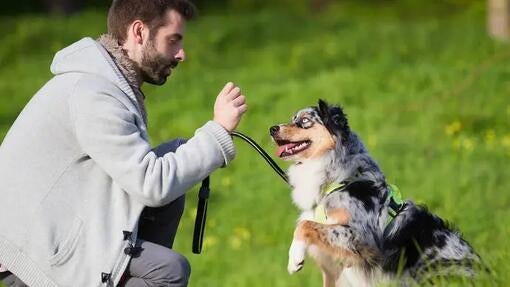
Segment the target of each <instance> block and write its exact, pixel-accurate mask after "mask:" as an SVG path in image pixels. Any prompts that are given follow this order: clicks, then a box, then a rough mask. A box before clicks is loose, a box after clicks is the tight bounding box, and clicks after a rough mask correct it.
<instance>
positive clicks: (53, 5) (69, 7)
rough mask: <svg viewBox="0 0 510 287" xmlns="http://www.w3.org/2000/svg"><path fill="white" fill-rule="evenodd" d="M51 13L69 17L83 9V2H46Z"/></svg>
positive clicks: (49, 0)
mask: <svg viewBox="0 0 510 287" xmlns="http://www.w3.org/2000/svg"><path fill="white" fill-rule="evenodd" d="M45 4H46V8H47V10H48V11H49V12H50V13H58V14H65V15H69V14H71V13H73V12H76V11H77V10H78V9H80V8H81V7H82V4H83V2H82V0H45Z"/></svg>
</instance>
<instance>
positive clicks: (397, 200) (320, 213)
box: [314, 181, 404, 226]
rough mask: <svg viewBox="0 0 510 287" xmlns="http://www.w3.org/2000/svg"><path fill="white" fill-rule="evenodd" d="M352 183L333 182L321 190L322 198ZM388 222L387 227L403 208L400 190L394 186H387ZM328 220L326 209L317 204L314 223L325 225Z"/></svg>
mask: <svg viewBox="0 0 510 287" xmlns="http://www.w3.org/2000/svg"><path fill="white" fill-rule="evenodd" d="M351 182H352V181H349V182H347V181H342V182H340V183H337V182H333V183H330V184H328V185H326V186H325V187H323V188H322V189H321V194H322V196H323V197H325V196H327V195H328V194H330V193H332V192H335V191H342V190H343V189H344V188H345V187H346V186H347V185H348V184H349V183H351ZM388 191H389V192H388V199H387V200H388V201H389V202H388V207H389V208H388V221H387V222H386V226H388V225H389V224H390V223H391V222H392V221H393V219H394V218H395V217H396V216H397V214H398V213H399V212H400V211H401V210H402V208H403V207H404V200H403V199H402V195H401V193H400V189H399V188H398V187H397V186H396V185H394V184H388ZM327 220H328V215H327V214H326V209H325V208H324V205H323V204H317V206H315V209H314V221H316V222H318V223H322V224H326V223H327Z"/></svg>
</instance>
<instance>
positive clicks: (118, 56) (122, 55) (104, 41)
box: [97, 34, 147, 124]
mask: <svg viewBox="0 0 510 287" xmlns="http://www.w3.org/2000/svg"><path fill="white" fill-rule="evenodd" d="M97 42H99V43H100V44H101V45H102V46H103V47H104V48H105V49H106V51H107V52H108V54H110V56H111V57H112V59H113V61H114V62H115V64H116V65H117V67H118V68H119V70H120V71H121V73H122V74H123V75H124V77H125V78H126V80H127V82H128V84H129V86H130V87H131V88H132V89H133V91H134V94H135V96H136V100H137V102H138V105H139V107H140V109H141V111H142V116H143V118H144V121H145V123H146V124H147V112H146V110H145V102H144V100H145V95H144V94H143V92H142V90H141V89H140V86H141V83H142V81H141V77H140V69H139V68H138V66H137V64H136V63H135V62H134V61H133V60H131V59H130V58H129V57H128V55H127V51H126V50H124V49H123V48H122V46H121V45H120V44H119V42H118V41H117V39H115V38H114V37H113V36H112V35H110V34H103V35H101V36H100V37H99V38H98V39H97Z"/></svg>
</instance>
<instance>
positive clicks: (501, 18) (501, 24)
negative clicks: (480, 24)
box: [487, 0, 510, 41]
mask: <svg viewBox="0 0 510 287" xmlns="http://www.w3.org/2000/svg"><path fill="white" fill-rule="evenodd" d="M487 2H488V5H487V6H488V7H487V11H488V21H487V22H488V23H487V24H488V30H489V35H490V36H492V37H494V38H496V39H498V40H503V41H508V40H510V0H487Z"/></svg>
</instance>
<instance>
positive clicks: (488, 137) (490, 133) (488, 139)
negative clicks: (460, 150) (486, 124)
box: [485, 129, 496, 148]
mask: <svg viewBox="0 0 510 287" xmlns="http://www.w3.org/2000/svg"><path fill="white" fill-rule="evenodd" d="M495 143H496V132H495V131H494V130H493V129H490V130H487V131H486V132H485V144H486V145H487V147H488V148H492V147H493V146H494V144H495Z"/></svg>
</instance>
